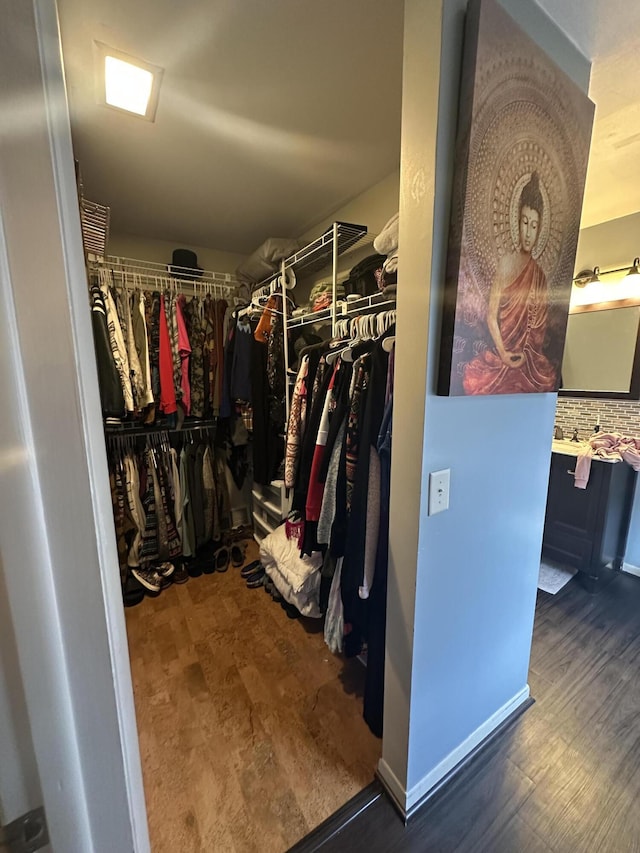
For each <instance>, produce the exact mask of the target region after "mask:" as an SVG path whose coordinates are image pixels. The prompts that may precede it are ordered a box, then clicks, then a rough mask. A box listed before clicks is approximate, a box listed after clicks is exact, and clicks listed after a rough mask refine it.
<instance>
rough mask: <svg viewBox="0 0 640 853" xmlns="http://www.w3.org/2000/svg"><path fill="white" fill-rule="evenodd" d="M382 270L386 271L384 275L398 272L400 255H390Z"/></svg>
mask: <svg viewBox="0 0 640 853" xmlns="http://www.w3.org/2000/svg"><path fill="white" fill-rule="evenodd" d="M382 269H383V270H384V274H385V275H387V274H389V275H391V273H394V272H398V253H397V252H396V253H395V254H393V255H390V256H389V257H388V258H387V260H386V261H385V262H384V264H383V265H382Z"/></svg>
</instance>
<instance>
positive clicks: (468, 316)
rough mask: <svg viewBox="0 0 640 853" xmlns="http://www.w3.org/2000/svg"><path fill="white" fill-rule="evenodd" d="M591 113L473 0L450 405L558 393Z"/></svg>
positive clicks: (455, 226) (453, 280) (453, 264)
mask: <svg viewBox="0 0 640 853" xmlns="http://www.w3.org/2000/svg"><path fill="white" fill-rule="evenodd" d="M593 111H594V107H593V104H592V103H591V101H590V100H589V99H588V97H587V96H586V95H585V94H584V92H582V91H581V89H580V88H579V87H578V86H577V84H576V83H574V82H573V81H572V80H571V79H570V78H569V77H568V76H567V75H566V74H565V73H564V72H563V71H562V70H561V69H560V68H558V66H556V65H555V64H554V63H553V62H552V61H551V60H550V59H549V58H548V57H547V56H546V54H545V53H544V52H543V51H542V50H541V49H540V48H539V47H538V46H537V45H536V44H535V43H534V42H533V41H532V40H531V39H530V38H529V37H528V36H527V35H525V33H524V32H523V31H522V30H521V29H520V28H519V27H518V26H517V25H516V24H515V23H514V21H513V20H512V19H511V17H510V16H509V15H508V14H507V12H505V10H504V9H503V8H502V7H501V6H500V5H499V4H498V3H497V2H496V0H472V2H471V3H470V4H469V10H468V13H467V22H466V28H465V49H464V57H463V67H462V83H461V100H460V114H459V120H458V134H457V140H456V161H455V175H454V189H453V202H452V214H451V224H450V232H449V246H448V256H447V280H446V291H445V305H444V318H443V336H442V351H441V362H440V374H439V387H438V391H439V393H440V394H448V395H456V396H461V395H473V396H475V395H489V394H522V393H544V392H549V391H557V389H558V387H559V385H560V369H561V364H562V352H563V346H564V337H565V330H566V324H567V315H568V309H569V298H570V292H571V280H572V276H573V266H574V261H575V253H576V247H577V241H578V232H579V227H580V213H581V209H582V198H583V194H584V183H585V177H586V169H587V158H588V153H589V143H590V138H591V127H592V123H593Z"/></svg>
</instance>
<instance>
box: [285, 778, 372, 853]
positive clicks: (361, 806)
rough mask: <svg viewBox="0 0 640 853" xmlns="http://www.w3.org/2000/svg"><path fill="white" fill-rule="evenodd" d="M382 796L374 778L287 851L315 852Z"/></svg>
mask: <svg viewBox="0 0 640 853" xmlns="http://www.w3.org/2000/svg"><path fill="white" fill-rule="evenodd" d="M383 796H384V788H383V787H382V785H381V784H380V783H379V782H378V781H377V780H376V779H374V781H373V782H371V784H370V785H367V787H366V788H364V789H363V790H362V791H360V792H359V793H357V794H356V795H355V797H352V798H351V799H350V800H349V801H348V802H346V803H345V804H344V805H343V806H341V807H340V808H339V809H338V811H337V812H334V813H333V814H332V815H330V816H329V817H328V818H327V819H326V820H325V821H323V822H322V823H321V824H320V826H317V827H316V828H315V829H313V830H311V832H310V833H309V834H308V835H305V837H304V838H303V839H302V840H301V841H298V843H297V844H294V845H293V847H291V848H290V850H289V851H288V853H315V851H316V850H320V849H321V848H322V847H323V846H324V845H325V844H326V843H327V842H328V841H331V839H332V838H335V836H336V835H337V834H338V833H339V832H341V831H342V830H343V829H344V828H345V827H346V826H347V825H348V824H350V823H351V821H352V820H355V818H357V817H358V816H359V815H361V814H362V812H364V811H366V809H368V808H369V806H372V805H373V804H374V803H375V802H376V800H378V799H379V798H380V797H383Z"/></svg>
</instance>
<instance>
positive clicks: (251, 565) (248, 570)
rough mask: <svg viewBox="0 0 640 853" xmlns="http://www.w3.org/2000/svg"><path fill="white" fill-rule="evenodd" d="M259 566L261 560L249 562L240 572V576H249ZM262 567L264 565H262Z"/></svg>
mask: <svg viewBox="0 0 640 853" xmlns="http://www.w3.org/2000/svg"><path fill="white" fill-rule="evenodd" d="M259 566H260V560H254V561H253V562H252V563H249V564H248V565H246V566H245V567H244V569H242V571H241V572H240V577H242V578H248V577H249V575H252V574H253V573H254V572H255V571H256V570H257V569H258V567H259ZM260 568H262V567H261V566H260Z"/></svg>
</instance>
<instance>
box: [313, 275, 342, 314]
mask: <svg viewBox="0 0 640 853" xmlns="http://www.w3.org/2000/svg"><path fill="white" fill-rule="evenodd" d="M344 297H345V291H344V284H341V283H340V282H337V283H336V301H339V300H340V299H344ZM332 302H333V284H332V283H331V282H326V281H324V282H323V281H320V282H318V283H317V284H314V286H313V287H312V288H311V293H310V294H309V310H311V311H323V310H324V309H325V308H329V307H330V306H331V303H332Z"/></svg>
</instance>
